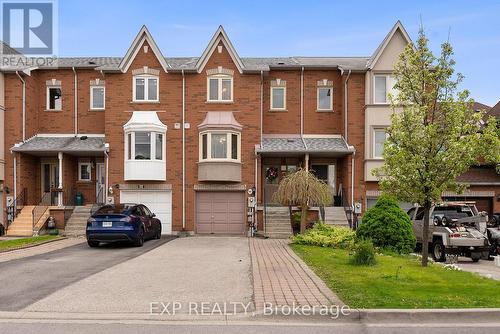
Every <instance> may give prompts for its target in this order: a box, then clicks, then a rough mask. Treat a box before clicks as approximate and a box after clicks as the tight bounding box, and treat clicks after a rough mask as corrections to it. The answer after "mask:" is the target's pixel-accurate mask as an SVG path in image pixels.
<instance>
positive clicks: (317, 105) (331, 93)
mask: <svg viewBox="0 0 500 334" xmlns="http://www.w3.org/2000/svg"><path fill="white" fill-rule="evenodd" d="M321 89H329V90H330V108H327V109H322V108H320V107H319V91H320V90H321ZM316 110H317V111H333V87H331V86H322V87H318V88H317V89H316Z"/></svg>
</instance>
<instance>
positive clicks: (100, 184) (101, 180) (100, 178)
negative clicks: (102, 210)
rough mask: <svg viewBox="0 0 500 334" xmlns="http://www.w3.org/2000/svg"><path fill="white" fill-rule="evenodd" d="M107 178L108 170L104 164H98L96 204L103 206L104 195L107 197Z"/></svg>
mask: <svg viewBox="0 0 500 334" xmlns="http://www.w3.org/2000/svg"><path fill="white" fill-rule="evenodd" d="M105 177H106V169H105V168H104V163H97V164H96V187H95V191H96V196H95V197H96V203H99V204H102V203H104V195H105V192H106V191H105V189H104V187H105V185H106V183H105Z"/></svg>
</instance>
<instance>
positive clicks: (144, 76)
mask: <svg viewBox="0 0 500 334" xmlns="http://www.w3.org/2000/svg"><path fill="white" fill-rule="evenodd" d="M151 78H153V79H156V99H155V100H151V99H149V87H148V86H149V80H148V79H151ZM137 79H144V100H137V99H136V95H135V93H136V80H137ZM132 102H137V103H151V102H160V77H159V76H157V75H151V74H139V75H134V76H133V77H132Z"/></svg>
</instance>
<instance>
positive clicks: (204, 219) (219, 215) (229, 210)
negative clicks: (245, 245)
mask: <svg viewBox="0 0 500 334" xmlns="http://www.w3.org/2000/svg"><path fill="white" fill-rule="evenodd" d="M244 214H245V197H244V193H243V192H198V193H197V194H196V233H219V234H243V233H244V232H245V224H244V218H245V216H244Z"/></svg>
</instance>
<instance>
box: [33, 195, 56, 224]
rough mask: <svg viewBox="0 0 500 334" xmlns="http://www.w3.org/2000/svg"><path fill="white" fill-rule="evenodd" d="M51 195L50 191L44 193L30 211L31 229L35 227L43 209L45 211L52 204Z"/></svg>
mask: <svg viewBox="0 0 500 334" xmlns="http://www.w3.org/2000/svg"><path fill="white" fill-rule="evenodd" d="M51 197H52V196H51V193H44V194H43V195H42V197H41V198H40V201H39V202H38V204H37V205H36V206H35V207H34V208H33V210H32V212H31V216H32V217H33V230H34V229H35V226H36V224H38V221H39V220H40V218H41V217H42V216H43V214H44V213H45V211H47V209H48V208H49V206H50V205H51V204H52V198H51Z"/></svg>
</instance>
